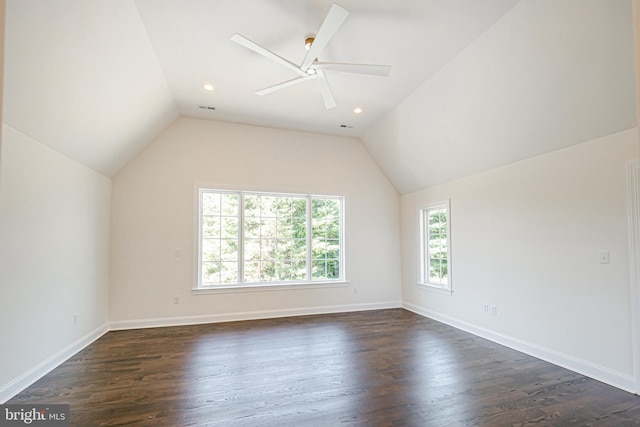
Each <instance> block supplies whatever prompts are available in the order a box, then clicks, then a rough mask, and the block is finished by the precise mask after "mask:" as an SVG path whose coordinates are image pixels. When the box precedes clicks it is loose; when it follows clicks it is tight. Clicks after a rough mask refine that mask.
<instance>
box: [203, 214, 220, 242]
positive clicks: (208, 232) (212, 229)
mask: <svg viewBox="0 0 640 427" xmlns="http://www.w3.org/2000/svg"><path fill="white" fill-rule="evenodd" d="M202 237H220V217H219V216H212V215H203V216H202Z"/></svg>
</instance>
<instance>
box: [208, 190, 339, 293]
mask: <svg viewBox="0 0 640 427" xmlns="http://www.w3.org/2000/svg"><path fill="white" fill-rule="evenodd" d="M342 215H343V199H342V197H337V196H315V195H313V196H312V195H297V194H277V193H255V192H242V191H225V190H213V189H204V188H201V189H200V190H199V226H198V234H199V246H198V288H205V289H206V288H209V289H211V288H216V287H230V286H258V285H265V284H291V283H314V282H316V283H317V282H327V281H344V250H343V234H344V233H343V231H342Z"/></svg>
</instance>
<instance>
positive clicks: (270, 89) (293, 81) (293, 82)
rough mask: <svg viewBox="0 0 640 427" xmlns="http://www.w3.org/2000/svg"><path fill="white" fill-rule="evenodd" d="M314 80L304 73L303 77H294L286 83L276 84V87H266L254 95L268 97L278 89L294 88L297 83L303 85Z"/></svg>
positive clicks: (311, 76) (313, 76) (312, 76)
mask: <svg viewBox="0 0 640 427" xmlns="http://www.w3.org/2000/svg"><path fill="white" fill-rule="evenodd" d="M315 78H316V76H315V75H308V74H307V73H305V76H304V77H296V78H295V79H291V80H287V81H286V82H282V83H278V84H277V85H273V86H269V87H266V88H264V89H260V90H259V91H257V92H255V94H256V95H260V96H264V95H268V94H270V93H272V92H276V91H278V90H280V89H284V88H286V87H289V86H294V85H297V84H299V83H304V82H306V81H309V80H313V79H315Z"/></svg>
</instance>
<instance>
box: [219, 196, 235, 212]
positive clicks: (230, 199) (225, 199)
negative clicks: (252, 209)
mask: <svg viewBox="0 0 640 427" xmlns="http://www.w3.org/2000/svg"><path fill="white" fill-rule="evenodd" d="M221 198H222V208H221V212H222V215H226V216H237V215H238V198H239V197H238V195H237V194H222V197H221Z"/></svg>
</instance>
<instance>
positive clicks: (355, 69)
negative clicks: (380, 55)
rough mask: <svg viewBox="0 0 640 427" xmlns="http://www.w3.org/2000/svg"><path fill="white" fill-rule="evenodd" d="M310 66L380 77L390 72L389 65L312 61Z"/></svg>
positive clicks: (317, 68) (318, 68) (316, 68)
mask: <svg viewBox="0 0 640 427" xmlns="http://www.w3.org/2000/svg"><path fill="white" fill-rule="evenodd" d="M310 68H313V69H315V70H331V71H340V72H343V73H357V74H368V75H371V76H382V77H387V76H388V75H389V73H390V72H391V65H371V64H345V63H340V62H314V63H313V64H312V65H311V67H310Z"/></svg>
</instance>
